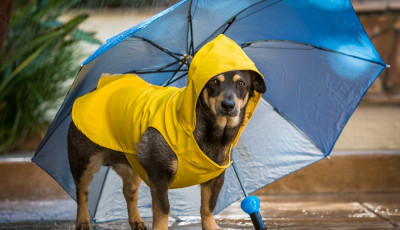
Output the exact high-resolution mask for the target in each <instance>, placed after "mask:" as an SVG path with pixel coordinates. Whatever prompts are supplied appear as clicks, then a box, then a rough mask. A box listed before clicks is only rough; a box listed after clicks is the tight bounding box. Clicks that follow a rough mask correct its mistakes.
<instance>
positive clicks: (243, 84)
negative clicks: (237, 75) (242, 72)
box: [237, 81, 246, 87]
mask: <svg viewBox="0 0 400 230" xmlns="http://www.w3.org/2000/svg"><path fill="white" fill-rule="evenodd" d="M237 84H238V86H240V87H244V86H245V85H246V83H244V81H238V83H237Z"/></svg>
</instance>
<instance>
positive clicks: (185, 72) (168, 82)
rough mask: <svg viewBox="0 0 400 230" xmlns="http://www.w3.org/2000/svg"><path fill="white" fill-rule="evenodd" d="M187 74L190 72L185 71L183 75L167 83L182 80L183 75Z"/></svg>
mask: <svg viewBox="0 0 400 230" xmlns="http://www.w3.org/2000/svg"><path fill="white" fill-rule="evenodd" d="M187 74H188V73H187V72H185V73H183V74H182V75H181V76H179V77H177V78H175V79H174V80H172V81H170V82H168V83H167V85H169V84H172V83H174V82H176V81H178V80H180V79H181V78H183V77H184V76H186V75H187Z"/></svg>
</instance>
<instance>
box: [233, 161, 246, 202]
mask: <svg viewBox="0 0 400 230" xmlns="http://www.w3.org/2000/svg"><path fill="white" fill-rule="evenodd" d="M232 166H233V170H234V171H235V174H236V177H237V178H238V180H239V184H240V187H241V188H242V191H243V194H244V196H245V197H248V196H249V194H248V193H247V191H246V188H245V187H244V184H243V181H242V178H241V177H240V174H239V171H238V169H237V167H236V163H235V160H233V159H232Z"/></svg>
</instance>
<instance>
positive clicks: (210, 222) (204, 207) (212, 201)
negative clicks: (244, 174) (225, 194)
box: [200, 172, 225, 230]
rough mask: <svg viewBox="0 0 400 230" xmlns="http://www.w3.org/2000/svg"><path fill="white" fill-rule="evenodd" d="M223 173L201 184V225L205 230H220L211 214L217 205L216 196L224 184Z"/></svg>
mask: <svg viewBox="0 0 400 230" xmlns="http://www.w3.org/2000/svg"><path fill="white" fill-rule="evenodd" d="M224 176H225V172H223V173H222V174H221V175H219V176H218V177H216V178H214V179H212V180H209V181H207V182H205V183H203V184H201V208H200V213H201V225H202V226H203V229H205V230H211V229H221V227H219V226H218V224H217V223H216V222H215V219H214V216H213V212H214V209H215V205H216V204H217V199H218V195H219V193H220V192H221V188H222V185H223V184H224Z"/></svg>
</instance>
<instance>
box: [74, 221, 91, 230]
mask: <svg viewBox="0 0 400 230" xmlns="http://www.w3.org/2000/svg"><path fill="white" fill-rule="evenodd" d="M75 229H76V230H92V229H93V228H92V227H91V226H90V223H87V222H84V223H76V225H75Z"/></svg>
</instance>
